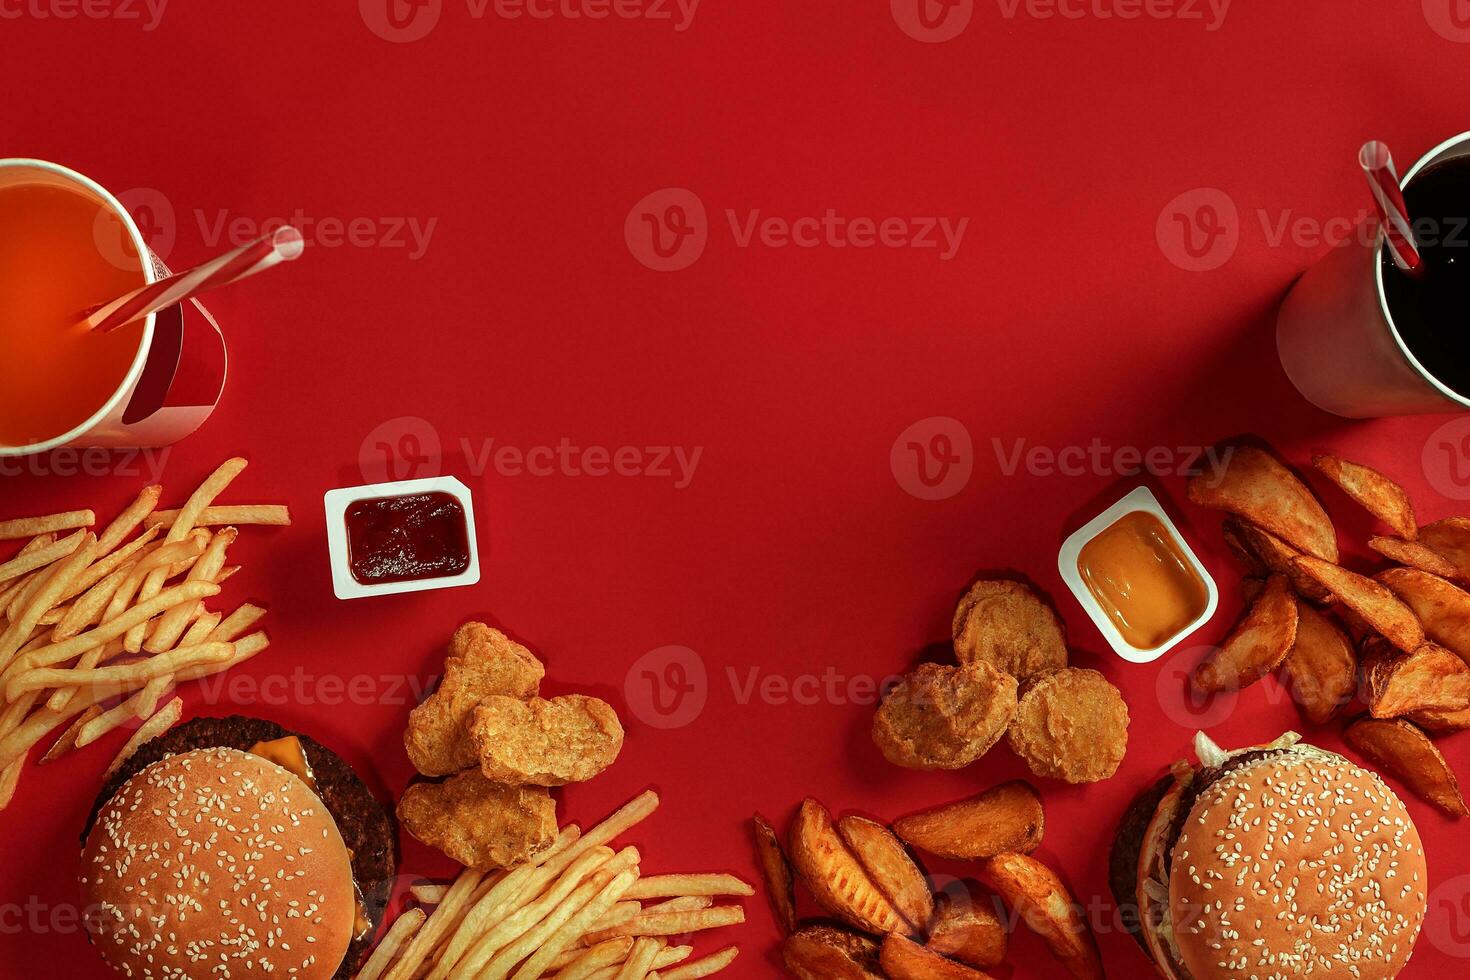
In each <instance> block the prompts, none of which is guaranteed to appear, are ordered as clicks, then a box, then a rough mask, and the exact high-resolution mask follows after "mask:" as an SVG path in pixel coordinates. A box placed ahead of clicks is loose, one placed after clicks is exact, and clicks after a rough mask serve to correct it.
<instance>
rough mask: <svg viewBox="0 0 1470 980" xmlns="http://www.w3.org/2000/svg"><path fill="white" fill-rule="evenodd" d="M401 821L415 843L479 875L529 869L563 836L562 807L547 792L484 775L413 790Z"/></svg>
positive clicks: (404, 804)
mask: <svg viewBox="0 0 1470 980" xmlns="http://www.w3.org/2000/svg"><path fill="white" fill-rule="evenodd" d="M398 819H399V820H400V821H402V823H403V826H404V828H405V829H407V830H408V832H409V833H410V834H413V836H414V837H416V838H418V839H419V840H421V841H423V842H424V843H425V844H428V845H429V846H430V847H435V848H438V849H439V850H441V851H443V852H444V853H445V854H447V855H448V856H449V857H451V858H453V859H454V860H456V861H458V862H459V863H460V864H463V865H464V866H465V867H467V868H474V869H475V870H477V871H493V870H496V869H497V868H511V867H515V866H516V865H519V864H523V863H525V862H526V861H528V860H530V859H531V858H533V857H535V856H536V855H538V854H540V853H541V852H542V851H544V850H546V849H547V848H548V847H550V846H551V844H552V842H553V841H555V840H556V835H557V824H556V802H555V801H554V800H552V798H551V794H550V793H549V792H548V791H547V790H545V789H542V788H541V787H539V786H504V785H502V784H500V783H492V782H491V781H490V780H488V779H486V778H485V777H484V775H483V774H482V773H481V772H480V771H479V770H478V769H471V770H470V771H468V772H464V773H461V774H460V775H458V776H453V777H450V778H449V779H447V780H445V781H444V782H442V783H415V784H414V785H412V786H410V787H409V788H408V789H407V790H405V791H404V793H403V799H402V800H400V801H399V803H398Z"/></svg>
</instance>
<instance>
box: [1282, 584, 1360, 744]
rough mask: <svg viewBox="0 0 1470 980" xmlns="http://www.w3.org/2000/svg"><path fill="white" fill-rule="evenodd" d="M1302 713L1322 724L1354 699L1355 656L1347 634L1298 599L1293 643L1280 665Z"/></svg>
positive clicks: (1322, 614)
mask: <svg viewBox="0 0 1470 980" xmlns="http://www.w3.org/2000/svg"><path fill="white" fill-rule="evenodd" d="M1281 667H1282V673H1283V677H1284V679H1285V681H1286V686H1287V689H1288V690H1290V691H1291V693H1292V696H1293V697H1294V698H1296V702H1297V704H1299V705H1301V708H1302V713H1303V714H1305V715H1306V716H1307V717H1308V718H1309V719H1311V720H1312V721H1314V722H1316V723H1317V724H1319V725H1321V724H1323V723H1325V722H1326V721H1327V720H1328V719H1330V718H1331V717H1332V716H1333V715H1334V714H1336V713H1337V709H1339V708H1341V707H1342V706H1343V705H1345V704H1347V703H1348V702H1349V701H1351V700H1352V699H1353V693H1354V692H1355V691H1356V690H1357V687H1358V655H1357V653H1356V652H1355V651H1354V650H1353V643H1352V640H1350V639H1349V638H1348V635H1347V633H1346V632H1345V631H1344V630H1343V629H1342V627H1340V626H1338V625H1337V624H1336V623H1335V622H1333V621H1332V620H1331V619H1329V618H1328V616H1327V614H1326V613H1323V612H1320V611H1319V610H1317V609H1316V608H1314V607H1313V606H1312V605H1311V603H1308V602H1304V601H1302V600H1300V599H1298V600H1297V627H1296V642H1295V643H1294V644H1292V647H1291V652H1290V653H1288V654H1287V655H1286V660H1285V661H1284V662H1283V663H1282V665H1281Z"/></svg>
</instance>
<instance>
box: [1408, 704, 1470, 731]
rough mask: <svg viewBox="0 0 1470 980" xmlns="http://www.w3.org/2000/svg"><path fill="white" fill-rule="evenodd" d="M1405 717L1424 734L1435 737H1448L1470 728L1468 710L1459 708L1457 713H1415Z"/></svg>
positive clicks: (1469, 709)
mask: <svg viewBox="0 0 1470 980" xmlns="http://www.w3.org/2000/svg"><path fill="white" fill-rule="evenodd" d="M1407 717H1408V720H1409V721H1412V722H1413V723H1414V724H1416V725H1418V726H1419V727H1420V728H1422V729H1424V730H1425V731H1426V732H1434V733H1435V734H1437V735H1450V734H1453V733H1455V732H1463V731H1465V730H1466V729H1467V728H1470V708H1461V709H1460V710H1459V711H1442V710H1438V709H1435V710H1431V711H1415V712H1414V713H1413V714H1410V715H1408V716H1407Z"/></svg>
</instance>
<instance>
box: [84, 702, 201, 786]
mask: <svg viewBox="0 0 1470 980" xmlns="http://www.w3.org/2000/svg"><path fill="white" fill-rule="evenodd" d="M183 713H184V699H183V698H174V699H173V700H172V701H170V702H169V703H168V704H166V705H164V706H163V708H162V709H161V710H160V711H159V712H158V714H156V715H154V716H153V717H152V718H149V719H148V720H147V721H145V722H143V724H141V725H139V726H138V730H137V731H136V732H133V737H132V738H130V739H128V741H127V743H126V744H125V745H124V746H123V747H122V748H121V749H120V750H119V751H118V753H117V757H116V758H114V759H113V760H112V765H110V766H108V767H107V774H106V775H105V776H103V779H104V780H108V779H111V778H112V777H113V776H114V775H115V774H116V773H117V771H118V770H119V769H121V768H122V767H123V766H124V765H125V764H126V763H127V761H128V760H129V759H131V758H132V757H133V753H134V752H136V751H138V749H139V748H141V747H142V746H143V745H144V744H146V743H148V742H151V741H153V739H155V738H157V737H158V736H160V735H162V734H163V733H164V732H166V731H168V730H169V729H170V728H172V727H174V725H176V724H178V721H179V717H180V716H181V715H182V714H183Z"/></svg>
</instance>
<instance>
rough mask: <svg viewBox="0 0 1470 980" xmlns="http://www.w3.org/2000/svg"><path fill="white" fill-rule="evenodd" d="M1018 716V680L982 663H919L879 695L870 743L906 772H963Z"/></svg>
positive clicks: (989, 748)
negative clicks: (919, 770)
mask: <svg viewBox="0 0 1470 980" xmlns="http://www.w3.org/2000/svg"><path fill="white" fill-rule="evenodd" d="M1015 714H1016V679H1015V678H1014V677H1012V676H1011V675H1010V674H1007V673H1004V672H1002V671H1001V670H999V669H998V668H996V667H994V666H992V665H991V664H990V663H989V662H987V661H985V660H976V661H974V662H973V663H970V664H966V665H965V666H962V667H948V666H942V665H940V664H920V665H919V667H918V669H917V670H915V671H914V672H913V673H911V674H909V675H908V676H907V677H905V678H904V679H903V680H902V681H900V682H899V683H898V684H897V685H895V686H894V687H893V688H892V690H890V691H889V692H888V693H887V694H886V695H884V697H883V703H882V704H880V705H879V706H878V711H877V713H876V714H875V715H874V716H873V743H874V744H875V745H877V746H878V749H879V751H881V752H882V753H883V756H884V758H886V759H887V760H888V761H889V762H891V763H893V764H894V765H896V766H903V767H905V768H908V769H926V770H934V769H963V768H964V767H965V766H968V765H970V764H971V763H972V762H975V761H977V760H978V759H979V758H980V757H981V756H983V755H985V753H987V752H989V751H990V750H991V748H992V747H994V745H995V743H996V742H998V741H1000V737H1001V736H1002V735H1004V734H1005V733H1006V729H1007V728H1008V727H1009V726H1010V724H1011V719H1012V718H1013V717H1015Z"/></svg>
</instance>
